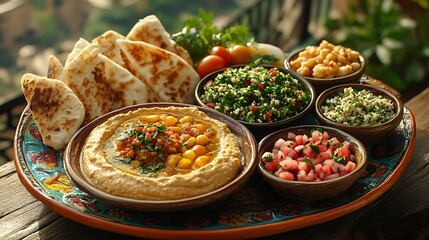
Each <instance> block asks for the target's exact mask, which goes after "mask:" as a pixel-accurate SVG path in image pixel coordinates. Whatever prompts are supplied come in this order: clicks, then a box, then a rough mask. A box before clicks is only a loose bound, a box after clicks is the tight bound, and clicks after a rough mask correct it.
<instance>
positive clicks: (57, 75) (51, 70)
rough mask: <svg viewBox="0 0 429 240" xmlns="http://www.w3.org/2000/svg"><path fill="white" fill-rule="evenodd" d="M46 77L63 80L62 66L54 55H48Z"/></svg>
mask: <svg viewBox="0 0 429 240" xmlns="http://www.w3.org/2000/svg"><path fill="white" fill-rule="evenodd" d="M47 77H48V78H51V79H58V80H61V81H64V68H63V65H62V64H61V62H60V60H58V58H56V57H55V56H54V55H51V56H49V59H48V74H47Z"/></svg>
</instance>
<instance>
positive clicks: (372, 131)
mask: <svg viewBox="0 0 429 240" xmlns="http://www.w3.org/2000/svg"><path fill="white" fill-rule="evenodd" d="M347 87H352V88H354V89H365V90H368V91H370V92H372V93H373V94H375V95H383V96H385V97H387V98H388V99H390V100H391V101H392V102H393V104H394V108H395V115H394V116H393V118H391V119H390V120H389V121H387V122H385V123H383V124H377V125H373V126H350V125H346V124H340V123H336V122H334V121H332V120H331V119H329V118H327V117H326V116H325V115H324V114H323V111H322V105H323V104H324V103H325V101H326V100H327V99H328V98H330V97H332V96H333V95H334V94H336V93H337V92H339V91H343V90H344V88H347ZM315 114H316V118H317V121H318V122H319V123H320V124H322V125H325V126H330V127H334V128H338V129H341V130H343V131H345V132H347V133H349V134H351V135H353V136H354V137H356V138H357V139H359V140H360V141H361V142H363V143H364V144H365V145H366V146H371V145H374V144H376V143H378V142H380V141H381V140H383V138H385V137H386V135H387V134H388V133H391V132H392V131H393V130H394V129H395V128H396V127H397V126H398V124H399V123H400V122H401V121H402V118H403V104H402V101H401V100H400V99H399V98H397V97H396V96H395V95H393V94H392V93H391V92H389V91H387V90H385V89H383V88H380V87H377V86H374V85H367V84H343V85H339V86H336V87H332V88H329V89H327V90H325V91H324V92H322V93H321V94H320V95H319V96H318V98H317V100H316V104H315Z"/></svg>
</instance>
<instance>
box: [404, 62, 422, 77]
mask: <svg viewBox="0 0 429 240" xmlns="http://www.w3.org/2000/svg"><path fill="white" fill-rule="evenodd" d="M424 75H425V70H424V66H423V64H421V63H420V62H418V61H412V62H411V63H410V64H408V67H407V68H406V69H405V79H406V81H407V82H418V81H419V80H420V79H422V78H423V77H424Z"/></svg>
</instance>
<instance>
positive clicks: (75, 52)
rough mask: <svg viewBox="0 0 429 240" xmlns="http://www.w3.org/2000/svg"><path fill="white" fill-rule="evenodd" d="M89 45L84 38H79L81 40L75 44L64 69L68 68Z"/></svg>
mask: <svg viewBox="0 0 429 240" xmlns="http://www.w3.org/2000/svg"><path fill="white" fill-rule="evenodd" d="M88 45H89V42H88V41H86V40H85V39H83V38H79V40H77V42H76V43H75V44H74V47H73V49H72V51H71V52H70V53H69V55H67V59H66V62H65V64H64V67H66V66H67V65H68V64H69V63H70V62H71V61H72V60H73V58H75V57H76V56H77V55H78V54H79V53H80V51H82V49H83V48H84V47H86V46H88Z"/></svg>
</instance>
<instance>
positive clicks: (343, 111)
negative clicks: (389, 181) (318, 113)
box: [321, 87, 395, 126]
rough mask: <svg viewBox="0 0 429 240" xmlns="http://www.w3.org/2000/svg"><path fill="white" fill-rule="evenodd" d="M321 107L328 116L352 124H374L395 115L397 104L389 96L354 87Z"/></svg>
mask: <svg viewBox="0 0 429 240" xmlns="http://www.w3.org/2000/svg"><path fill="white" fill-rule="evenodd" d="M321 108H322V112H323V114H324V115H325V116H326V117H327V118H329V119H331V120H332V121H334V122H336V123H341V124H346V125H350V126H373V125H377V124H382V123H385V122H387V121H389V120H390V119H392V118H393V117H394V116H395V106H394V104H393V102H392V101H391V100H390V99H389V98H387V97H385V96H382V95H375V94H373V93H372V92H370V91H368V90H365V89H354V88H352V87H347V88H344V91H342V92H338V93H337V94H335V95H334V96H333V97H330V98H328V99H327V100H326V101H325V102H324V103H323V104H322V106H321Z"/></svg>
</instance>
